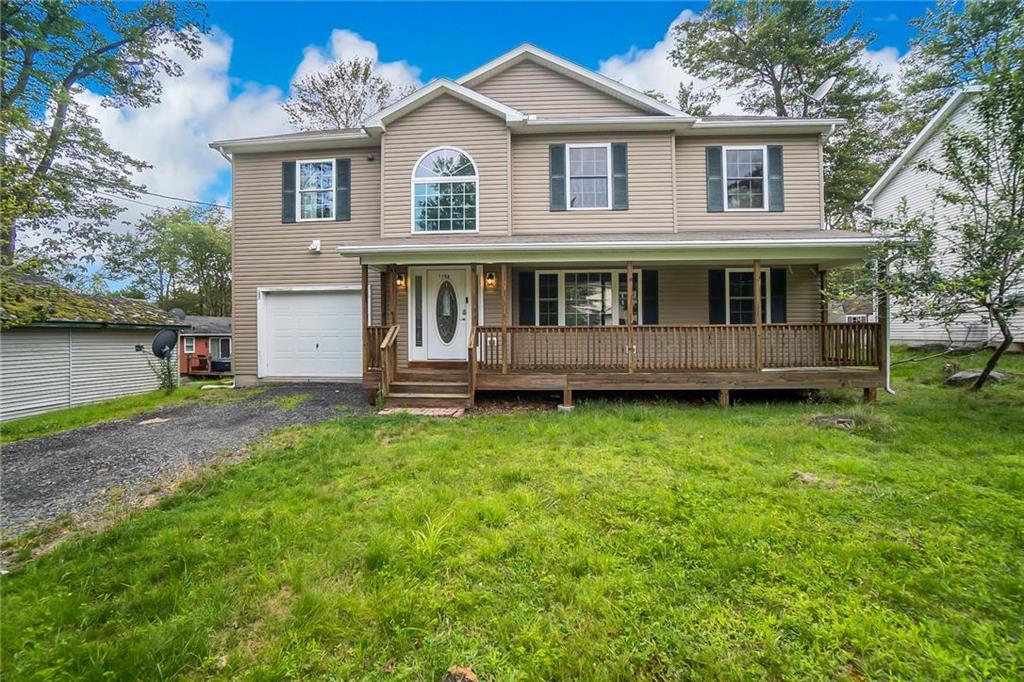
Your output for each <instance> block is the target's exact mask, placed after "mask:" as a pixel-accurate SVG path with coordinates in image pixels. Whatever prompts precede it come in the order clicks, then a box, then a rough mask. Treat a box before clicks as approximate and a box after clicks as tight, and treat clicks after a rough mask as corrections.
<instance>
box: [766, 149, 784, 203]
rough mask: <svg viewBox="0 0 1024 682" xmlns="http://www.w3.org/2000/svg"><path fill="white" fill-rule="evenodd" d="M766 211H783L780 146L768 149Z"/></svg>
mask: <svg viewBox="0 0 1024 682" xmlns="http://www.w3.org/2000/svg"><path fill="white" fill-rule="evenodd" d="M768 210H769V211H782V210H785V203H784V202H783V191H782V145H778V144H773V145H770V146H769V147H768Z"/></svg>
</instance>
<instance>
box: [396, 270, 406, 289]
mask: <svg viewBox="0 0 1024 682" xmlns="http://www.w3.org/2000/svg"><path fill="white" fill-rule="evenodd" d="M395 286H397V287H398V288H399V289H404V288H405V275H403V274H401V273H399V274H397V275H395Z"/></svg>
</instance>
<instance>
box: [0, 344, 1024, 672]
mask: <svg viewBox="0 0 1024 682" xmlns="http://www.w3.org/2000/svg"><path fill="white" fill-rule="evenodd" d="M982 360H983V358H982V356H975V357H973V358H970V359H961V360H960V362H961V364H962V365H963V366H964V367H969V366H977V365H979V364H980V363H981V362H982ZM942 364H943V360H942V359H937V360H933V361H928V362H925V363H922V364H915V365H903V366H900V367H898V368H897V370H896V375H897V388H898V390H899V395H898V396H895V397H891V396H884V397H883V398H882V399H881V401H880V402H879V404H877V405H876V406H873V407H860V406H857V405H855V404H854V402H853V400H852V392H850V393H849V394H847V395H848V399H847V400H846V401H845V402H838V403H826V404H820V405H807V404H785V403H776V404H772V405H757V404H748V405H743V406H738V407H734V408H731V409H728V410H722V409H720V408H717V407H713V406H710V405H709V406H704V407H696V406H688V405H683V404H675V403H666V404H630V405H619V404H599V403H591V404H584V405H582V406H580V407H579V408H577V410H576V412H575V413H573V414H559V413H554V412H545V413H537V412H531V413H519V414H510V415H500V414H486V415H479V416H473V417H468V418H465V419H461V420H457V421H428V420H423V419H415V418H411V417H406V416H395V417H387V418H382V417H366V418H352V417H348V418H345V419H339V420H336V421H333V422H329V423H326V424H323V425H320V426H316V427H310V428H306V429H302V430H295V431H291V432H285V433H282V434H278V435H277V436H275V437H274V438H273V439H271V440H270V441H269V442H267V443H266V444H265V445H264V446H262V447H261V448H260V449H259V451H258V452H257V453H256V454H255V455H254V457H253V458H252V459H250V460H248V461H247V462H245V463H242V464H239V465H237V466H234V467H232V468H230V469H228V470H227V471H225V472H222V473H219V474H216V475H210V476H206V477H200V478H198V479H197V480H195V481H194V482H193V483H192V484H191V485H189V486H186V487H185V488H184V489H182V490H181V491H180V492H179V493H177V494H176V495H175V496H173V497H171V498H168V499H166V500H164V501H163V502H162V503H161V504H160V505H159V506H158V507H156V508H155V509H152V510H148V511H145V512H139V513H137V514H135V515H133V516H131V517H130V518H128V519H127V520H125V521H124V522H122V523H120V524H119V525H117V526H115V527H114V528H112V529H110V530H108V531H105V532H103V533H100V534H98V535H92V536H85V537H81V538H80V539H77V540H73V541H71V542H68V543H66V544H64V545H62V546H61V547H59V548H58V549H56V550H55V551H54V552H52V553H51V554H49V555H46V556H44V557H42V558H41V559H39V560H37V561H35V562H33V563H32V564H29V565H28V566H25V567H23V568H21V569H19V570H17V571H16V572H14V573H12V574H10V575H7V576H4V577H3V579H2V580H3V582H2V589H3V608H2V613H0V628H2V629H0V635H2V637H0V639H2V642H0V647H2V664H3V671H4V677H5V678H6V679H19V678H25V677H62V676H70V677H89V678H98V677H100V676H101V675H102V674H103V673H106V674H108V675H110V676H112V677H114V678H132V679H136V678H142V679H164V678H173V677H190V678H194V677H204V678H205V677H213V678H236V677H243V678H249V679H267V680H271V679H282V678H286V677H292V678H311V677H312V678H324V677H327V678H332V679H370V680H392V679H394V680H439V679H440V678H441V676H442V675H443V673H444V670H445V669H446V668H447V667H448V666H450V665H452V664H460V665H472V666H473V667H474V669H475V670H476V671H477V673H478V674H479V675H480V676H481V679H488V680H516V679H519V680H539V679H598V680H600V679H638V680H668V679H743V678H746V679H764V678H769V679H814V678H818V679H857V680H859V679H864V678H871V679H879V678H915V679H922V680H939V679H964V678H978V679H981V678H986V679H991V678H1004V679H1020V678H1021V677H1024V645H1022V643H1021V636H1022V634H1024V466H1022V465H1024V454H1022V453H1024V379H1022V378H1020V377H1018V379H1017V380H1016V382H1015V383H1014V384H1011V385H1002V386H992V387H991V388H989V389H986V391H984V392H983V393H982V394H981V395H974V394H970V393H967V392H964V391H962V390H956V389H945V388H941V387H939V386H938V384H939V382H940V381H941V372H940V368H941V365H942ZM1003 369H1005V370H1008V371H1012V372H1016V373H1021V372H1024V359H1022V358H1021V357H1013V358H1009V359H1008V361H1007V362H1006V363H1005V366H1004V367H1003ZM831 413H834V414H853V415H855V416H857V417H858V418H859V419H860V422H859V425H858V426H857V428H855V429H853V430H852V431H846V430H843V429H838V428H823V427H820V426H815V425H812V424H810V423H809V418H810V417H811V416H812V415H815V414H831Z"/></svg>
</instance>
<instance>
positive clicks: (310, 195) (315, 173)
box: [295, 159, 334, 220]
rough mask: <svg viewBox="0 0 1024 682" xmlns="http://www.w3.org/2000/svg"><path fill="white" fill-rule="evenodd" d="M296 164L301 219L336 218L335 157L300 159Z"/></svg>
mask: <svg viewBox="0 0 1024 682" xmlns="http://www.w3.org/2000/svg"><path fill="white" fill-rule="evenodd" d="M295 166H296V168H295V172H296V173H298V175H299V182H298V188H299V191H298V192H297V193H296V194H297V195H298V196H297V197H296V201H297V202H298V205H299V210H298V216H299V220H331V219H332V218H334V159H323V160H320V161H299V162H297V163H296V164H295Z"/></svg>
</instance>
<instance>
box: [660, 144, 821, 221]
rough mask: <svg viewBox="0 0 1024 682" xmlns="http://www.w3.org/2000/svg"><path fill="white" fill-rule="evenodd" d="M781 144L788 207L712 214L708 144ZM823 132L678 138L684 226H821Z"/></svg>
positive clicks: (678, 191)
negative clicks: (707, 156) (709, 194)
mask: <svg viewBox="0 0 1024 682" xmlns="http://www.w3.org/2000/svg"><path fill="white" fill-rule="evenodd" d="M745 144H749V145H756V146H761V145H776V144H778V145H782V164H783V174H784V180H783V187H784V201H785V210H784V211H779V212H769V211H725V212H721V213H709V212H708V203H707V202H708V200H707V179H706V168H705V152H704V149H705V147H711V146H742V145H745ZM820 167H821V148H820V145H819V137H818V135H789V136H774V137H771V136H764V137H760V136H759V137H752V136H728V137H726V136H723V137H685V136H684V137H677V138H676V200H677V201H678V211H677V215H678V218H677V219H678V221H679V229H680V230H687V229H691V230H708V229H722V230H729V229H733V228H735V229H750V228H766V229H770V228H773V227H777V228H781V229H790V230H792V229H803V228H806V229H821V228H822V222H821V215H822V213H821V211H822V206H823V203H824V197H823V189H822V185H821V180H820V174H819V169H820Z"/></svg>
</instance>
